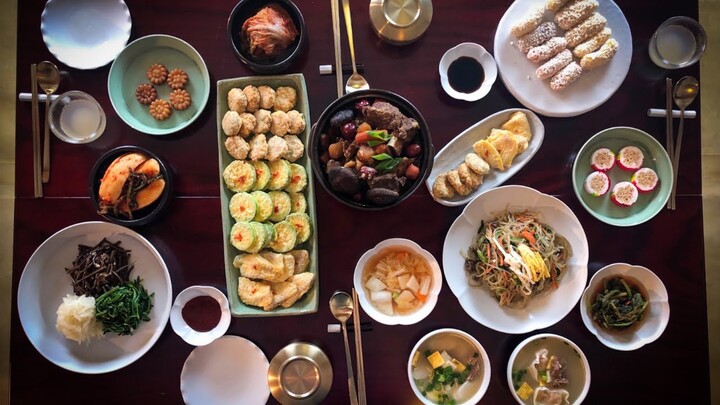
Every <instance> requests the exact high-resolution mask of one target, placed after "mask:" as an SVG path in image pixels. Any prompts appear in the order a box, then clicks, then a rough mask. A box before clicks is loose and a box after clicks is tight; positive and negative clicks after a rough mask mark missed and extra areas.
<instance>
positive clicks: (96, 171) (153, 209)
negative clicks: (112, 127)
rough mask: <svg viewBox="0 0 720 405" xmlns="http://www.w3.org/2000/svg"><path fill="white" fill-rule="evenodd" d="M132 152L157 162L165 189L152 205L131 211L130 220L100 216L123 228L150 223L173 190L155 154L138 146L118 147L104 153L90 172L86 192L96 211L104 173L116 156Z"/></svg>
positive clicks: (171, 182) (164, 165) (164, 168)
mask: <svg viewBox="0 0 720 405" xmlns="http://www.w3.org/2000/svg"><path fill="white" fill-rule="evenodd" d="M132 152H138V153H142V154H144V155H145V156H147V157H149V158H154V159H155V160H157V161H158V164H159V165H160V173H162V175H163V179H164V180H165V189H164V190H163V193H162V195H161V196H160V198H158V199H157V201H155V202H153V203H152V204H150V205H148V206H147V207H145V208H142V209H140V210H137V211H133V217H132V219H130V218H124V217H116V216H113V215H112V214H105V215H102V216H103V217H104V218H105V219H107V220H108V221H110V222H114V223H116V224H119V225H123V226H142V225H146V224H148V223H150V222H152V221H153V220H154V219H155V218H157V217H158V215H160V213H161V212H162V211H163V210H164V209H165V207H166V206H167V205H168V203H169V202H170V199H171V197H172V189H173V178H172V174H171V172H170V170H168V167H167V165H166V164H165V161H163V160H162V159H161V158H160V157H158V156H157V155H156V154H154V153H152V152H150V151H149V150H147V149H145V148H141V147H139V146H119V147H117V148H115V149H112V150H110V151H108V152H106V153H105V154H104V155H102V156H101V157H100V159H98V160H97V162H95V165H94V166H93V168H92V170H90V179H89V182H88V191H89V193H90V198H91V199H92V200H93V203H94V205H95V208H96V209H99V207H100V197H99V196H98V191H99V190H100V180H101V179H102V178H103V176H104V175H105V171H106V170H107V168H108V167H109V166H110V164H111V163H112V162H113V161H114V160H115V158H117V157H118V156H121V155H124V154H126V153H132Z"/></svg>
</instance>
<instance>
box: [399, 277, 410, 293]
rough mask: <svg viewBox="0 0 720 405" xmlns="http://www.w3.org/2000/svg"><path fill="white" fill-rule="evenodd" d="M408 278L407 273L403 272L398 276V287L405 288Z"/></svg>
mask: <svg viewBox="0 0 720 405" xmlns="http://www.w3.org/2000/svg"><path fill="white" fill-rule="evenodd" d="M409 280H410V275H409V274H403V275H402V276H399V277H398V284H400V288H402V289H403V290H404V289H406V288H407V283H408V281H409Z"/></svg>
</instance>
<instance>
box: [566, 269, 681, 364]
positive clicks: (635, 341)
mask: <svg viewBox="0 0 720 405" xmlns="http://www.w3.org/2000/svg"><path fill="white" fill-rule="evenodd" d="M580 314H581V316H582V320H583V323H585V326H586V327H587V328H588V330H589V331H590V332H592V334H593V335H595V336H597V338H598V340H599V341H600V342H601V343H602V344H604V345H605V346H607V347H609V348H611V349H615V350H623V351H629V350H636V349H639V348H641V347H642V346H644V345H646V344H648V343H651V342H654V341H655V340H657V339H658V338H659V337H660V335H662V333H663V332H664V331H665V327H666V326H667V324H668V321H669V320H670V304H669V302H668V293H667V290H666V289H665V285H664V284H663V282H662V281H661V280H660V278H659V277H658V276H657V275H655V273H653V272H652V271H650V270H649V269H647V268H645V267H642V266H633V265H630V264H626V263H613V264H610V265H607V266H605V267H603V268H602V269H600V270H598V272H597V273H595V275H594V276H593V277H592V279H590V284H589V285H588V287H587V288H586V289H585V293H583V296H582V301H581V302H580Z"/></svg>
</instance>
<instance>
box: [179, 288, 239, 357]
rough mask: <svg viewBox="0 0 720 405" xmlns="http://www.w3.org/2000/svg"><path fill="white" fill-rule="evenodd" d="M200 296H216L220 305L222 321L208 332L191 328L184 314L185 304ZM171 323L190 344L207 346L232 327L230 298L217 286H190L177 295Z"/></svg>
mask: <svg viewBox="0 0 720 405" xmlns="http://www.w3.org/2000/svg"><path fill="white" fill-rule="evenodd" d="M200 296H209V297H212V298H215V300H217V302H218V304H219V305H220V311H221V312H220V321H219V322H218V324H217V326H215V327H214V328H213V329H211V330H209V331H207V332H198V331H196V330H195V329H193V328H191V327H190V325H188V324H187V322H185V319H183V316H182V310H183V307H185V304H186V303H187V302H188V301H190V300H191V299H193V298H196V297H200ZM170 325H172V328H173V330H174V331H175V333H177V335H178V336H180V337H181V338H182V339H183V340H184V341H185V342H187V343H188V344H191V345H193V346H205V345H207V344H209V343H212V341H214V340H215V339H217V338H219V337H221V336H222V335H224V334H225V332H227V330H228V328H229V327H230V305H229V304H228V299H227V297H226V296H225V294H223V293H222V291H220V290H218V289H217V288H215V287H210V286H203V285H194V286H191V287H188V288H186V289H184V290H183V291H182V292H180V294H178V295H177V297H175V302H174V303H173V306H172V309H171V311H170Z"/></svg>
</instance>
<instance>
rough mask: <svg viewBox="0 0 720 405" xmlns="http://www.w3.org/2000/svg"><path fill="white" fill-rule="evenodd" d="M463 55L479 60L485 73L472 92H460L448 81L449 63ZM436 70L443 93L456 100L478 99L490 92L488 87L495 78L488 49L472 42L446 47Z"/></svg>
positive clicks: (495, 74)
mask: <svg viewBox="0 0 720 405" xmlns="http://www.w3.org/2000/svg"><path fill="white" fill-rule="evenodd" d="M463 56H468V57H470V58H473V59H475V60H477V61H478V62H480V65H481V66H482V68H483V71H484V74H485V78H484V79H483V82H482V84H481V85H480V88H479V89H477V90H475V91H474V92H472V93H461V92H459V91H457V90H455V89H453V88H452V86H450V82H449V81H448V69H449V68H450V64H451V63H453V62H454V61H455V60H457V59H458V58H461V57H463ZM438 70H439V72H440V83H441V84H442V88H443V90H445V93H447V94H448V95H449V96H450V97H452V98H454V99H457V100H465V101H477V100H480V99H481V98H483V97H485V96H486V95H487V94H488V93H489V92H490V89H491V88H492V86H493V84H494V83H495V80H496V79H497V65H496V64H495V59H494V58H493V56H492V55H491V54H490V53H489V52H488V51H486V50H485V48H483V47H482V46H481V45H478V44H476V43H473V42H463V43H461V44H459V45H457V46H455V47H453V48H450V49H448V51H447V52H445V54H444V55H443V56H442V58H441V59H440V65H439V67H438Z"/></svg>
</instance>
